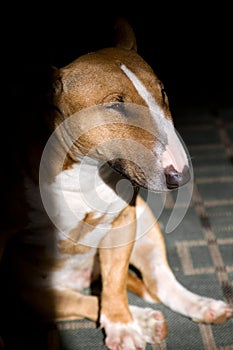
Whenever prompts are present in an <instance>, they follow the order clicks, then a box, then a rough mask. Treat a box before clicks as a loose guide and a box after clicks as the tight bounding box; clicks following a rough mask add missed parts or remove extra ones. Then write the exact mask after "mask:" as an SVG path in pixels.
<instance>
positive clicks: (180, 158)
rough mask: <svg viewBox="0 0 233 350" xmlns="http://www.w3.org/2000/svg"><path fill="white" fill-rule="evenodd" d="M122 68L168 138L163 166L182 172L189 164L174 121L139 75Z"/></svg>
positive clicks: (122, 66)
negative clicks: (168, 116) (165, 113)
mask: <svg viewBox="0 0 233 350" xmlns="http://www.w3.org/2000/svg"><path fill="white" fill-rule="evenodd" d="M121 69H122V70H123V72H124V73H125V74H126V75H127V77H128V78H129V79H130V80H131V82H132V83H133V85H134V87H135V88H136V90H137V92H138V93H139V95H140V96H141V97H142V98H143V100H144V101H145V102H146V104H147V106H148V108H149V110H150V113H151V115H152V116H153V118H154V121H155V123H156V127H157V128H158V130H159V134H160V137H161V139H162V140H167V144H166V145H164V146H166V149H165V152H164V153H163V167H164V168H166V167H167V166H169V165H173V166H174V168H175V169H176V170H177V171H179V172H182V170H183V168H184V166H185V165H187V166H188V159H187V156H186V153H185V150H184V148H183V146H182V144H181V142H180V140H179V138H178V136H177V133H176V131H175V129H174V126H173V123H172V121H171V120H169V119H168V118H166V117H165V115H164V112H163V110H162V108H161V107H160V106H159V105H158V104H157V102H156V101H155V99H154V97H153V96H152V95H151V93H150V92H149V91H148V90H147V89H146V87H145V86H144V85H143V83H142V82H141V81H140V80H139V79H138V77H137V76H136V75H135V74H134V73H133V72H132V71H131V70H130V69H128V68H127V67H126V66H125V65H124V64H122V65H121Z"/></svg>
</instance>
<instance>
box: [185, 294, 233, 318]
mask: <svg viewBox="0 0 233 350" xmlns="http://www.w3.org/2000/svg"><path fill="white" fill-rule="evenodd" d="M189 314H190V316H191V317H192V319H193V321H196V322H205V323H215V324H218V323H224V322H225V321H226V320H227V318H229V317H231V316H232V315H233V308H232V307H231V306H230V305H228V304H226V303H225V302H224V301H222V300H215V299H210V298H202V297H200V298H199V299H198V300H197V301H196V303H195V304H193V305H192V306H191V307H190V309H189Z"/></svg>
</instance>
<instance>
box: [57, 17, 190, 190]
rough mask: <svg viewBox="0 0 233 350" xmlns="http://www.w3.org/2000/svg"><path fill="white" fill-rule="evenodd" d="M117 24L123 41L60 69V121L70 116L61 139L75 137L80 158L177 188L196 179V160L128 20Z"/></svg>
mask: <svg viewBox="0 0 233 350" xmlns="http://www.w3.org/2000/svg"><path fill="white" fill-rule="evenodd" d="M117 28H118V29H119V30H118V31H117V33H118V34H119V33H120V35H118V42H117V44H116V46H114V47H111V48H106V49H102V50H99V51H97V52H93V53H89V54H87V55H83V56H81V57H79V58H78V59H76V60H75V61H73V62H72V63H70V64H69V65H67V66H65V67H64V68H62V69H60V70H57V71H56V72H55V76H56V78H55V81H54V86H55V94H54V96H53V104H54V105H55V106H56V109H57V110H59V113H57V117H56V120H55V126H58V125H59V124H61V122H64V120H65V121H66V123H65V125H66V127H65V131H64V134H63V135H62V137H61V139H62V140H63V142H64V143H66V142H67V139H68V138H69V140H72V151H71V150H70V151H69V152H72V155H73V158H75V157H76V156H79V157H80V156H87V155H88V156H91V157H94V158H97V159H99V160H101V161H103V162H106V163H108V164H109V165H110V167H112V168H113V169H115V170H116V171H117V172H119V173H121V174H122V175H123V176H125V177H127V178H128V179H130V181H131V182H133V183H135V184H136V185H138V186H142V187H145V188H148V189H150V190H152V191H165V190H168V189H173V188H177V187H179V186H182V185H184V184H185V183H187V182H188V180H189V178H190V175H189V161H188V157H187V154H186V151H185V149H184V146H183V145H182V142H181V140H180V138H179V137H178V135H177V133H176V131H175V129H174V125H173V122H172V117H171V113H170V109H169V104H168V98H167V95H166V93H165V90H164V87H163V84H162V83H161V81H160V80H159V79H158V77H157V76H156V75H155V73H154V72H153V70H152V68H151V67H150V66H149V65H148V64H147V63H146V62H145V61H144V60H143V59H142V58H141V57H140V55H139V54H138V53H137V47H136V41H135V36H134V33H133V31H132V28H131V27H130V26H129V25H128V23H126V22H125V21H122V20H121V21H119V22H118V27H117ZM65 134H66V135H65ZM68 143H69V142H68ZM69 148H70V145H69ZM75 153H76V155H74V154H75Z"/></svg>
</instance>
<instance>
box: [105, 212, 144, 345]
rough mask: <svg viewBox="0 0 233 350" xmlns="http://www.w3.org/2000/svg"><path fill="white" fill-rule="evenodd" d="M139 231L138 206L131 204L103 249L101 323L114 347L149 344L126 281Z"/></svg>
mask: <svg viewBox="0 0 233 350" xmlns="http://www.w3.org/2000/svg"><path fill="white" fill-rule="evenodd" d="M135 231H136V213H135V207H134V206H127V207H126V208H125V209H123V211H122V212H121V213H120V215H119V216H118V217H117V218H116V219H115V220H114V222H113V224H112V229H111V230H110V231H109V232H108V234H107V236H106V237H105V238H104V240H103V241H102V245H101V248H100V251H99V254H100V264H101V275H102V295H101V309H100V323H101V326H102V327H104V329H105V333H106V346H107V347H108V348H109V349H111V350H117V349H121V350H128V349H132V350H133V349H135V350H136V349H143V348H144V345H145V343H144V342H143V340H142V338H143V337H142V334H140V331H139V330H138V327H137V325H136V324H135V322H134V321H133V318H132V315H131V312H130V309H129V306H128V300H127V288H126V280H127V274H128V267H129V259H130V255H131V252H132V248H133V240H134V238H135ZM119 237H122V240H121V239H120V240H119ZM121 242H122V243H123V242H124V243H123V244H122V243H121Z"/></svg>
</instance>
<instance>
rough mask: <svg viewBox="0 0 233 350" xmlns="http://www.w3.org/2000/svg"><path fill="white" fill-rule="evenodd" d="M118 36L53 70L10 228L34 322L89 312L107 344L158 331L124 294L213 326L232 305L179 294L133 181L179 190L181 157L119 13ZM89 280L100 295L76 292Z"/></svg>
mask: <svg viewBox="0 0 233 350" xmlns="http://www.w3.org/2000/svg"><path fill="white" fill-rule="evenodd" d="M116 33H118V34H119V35H117V38H118V39H117V42H116V45H115V46H113V47H110V48H105V49H101V50H98V51H96V52H91V53H88V54H85V55H82V56H81V57H79V58H77V59H76V60H74V61H73V62H71V63H70V64H68V65H67V66H65V67H63V68H60V69H58V68H54V69H53V70H54V73H53V86H52V89H51V92H50V94H49V96H48V99H49V103H48V107H47V109H46V114H45V118H44V119H43V123H41V125H42V127H41V128H39V129H38V130H37V133H36V134H35V135H34V136H33V137H32V140H31V142H30V147H29V148H28V152H27V158H25V159H26V163H25V164H26V166H25V167H24V170H23V173H22V179H23V183H22V186H21V187H20V186H19V187H18V191H19V192H18V193H20V198H21V201H20V203H19V204H18V205H17V207H16V209H14V212H13V214H12V215H14V222H16V223H17V225H18V229H17V230H15V229H12V230H10V231H8V232H10V233H9V234H8V235H11V234H12V232H13V233H14V239H13V242H14V243H13V244H12V245H11V251H12V252H11V253H10V256H12V260H14V269H15V271H16V272H15V273H16V276H17V283H18V284H17V288H18V291H19V293H20V298H21V299H22V300H23V302H25V303H26V304H27V305H29V307H31V308H32V309H35V310H37V314H38V315H41V318H42V319H44V320H55V321H59V320H73V319H80V318H88V319H90V320H93V321H96V322H99V325H100V326H101V327H102V328H103V329H104V332H105V345H106V347H107V348H108V349H110V350H120V349H121V350H129V349H130V350H134V349H135V350H136V349H137V350H138V349H145V347H146V344H147V343H151V344H154V343H158V342H160V341H161V340H162V339H164V337H165V336H166V334H167V327H166V321H165V319H164V316H163V314H162V313H161V312H160V311H156V310H155V309H154V308H152V307H151V308H142V307H137V306H135V305H129V303H128V297H127V290H130V291H132V292H133V293H136V294H137V295H139V296H140V297H141V298H144V299H145V300H147V301H149V302H151V303H156V302H161V303H163V304H164V305H166V306H167V307H169V308H170V309H172V310H174V311H175V312H178V313H180V314H182V315H185V316H187V317H189V318H191V319H192V320H194V321H196V322H205V323H222V322H225V321H226V320H227V319H228V318H229V317H231V316H232V311H233V310H232V308H231V306H230V305H228V304H227V303H225V302H224V301H222V300H214V299H211V298H207V297H204V296H200V295H197V294H195V293H193V292H191V291H189V290H187V289H186V288H185V287H184V286H182V285H181V284H180V283H179V282H178V281H177V280H176V278H175V276H174V274H173V272H172V269H171V268H170V267H169V264H168V261H167V256H166V247H165V242H164V239H163V234H162V233H161V229H160V226H159V223H158V222H157V221H156V218H155V216H154V214H153V212H152V210H151V209H150V207H149V206H148V204H147V201H146V200H145V198H143V196H142V195H141V194H139V189H140V188H144V189H147V190H149V191H154V192H166V191H171V190H173V189H177V190H179V188H180V187H181V186H184V185H185V184H186V183H188V182H189V181H190V179H191V172H190V160H189V157H188V154H187V152H186V151H185V147H184V145H183V144H182V141H181V140H180V138H179V137H178V135H177V133H176V131H175V128H174V125H173V120H172V116H171V112H170V109H169V103H168V98H167V95H166V93H165V90H164V87H163V84H162V83H161V81H160V80H159V79H158V77H157V76H156V74H155V73H154V72H153V70H152V68H151V67H150V66H149V65H148V64H147V63H146V62H145V61H144V60H143V58H142V57H141V56H140V55H139V54H138V53H137V44H136V39H135V35H134V31H133V29H132V28H131V26H130V25H129V24H128V23H127V22H125V21H124V20H122V19H121V20H119V21H118V24H117V25H116ZM18 198H19V197H18ZM16 204H17V203H16ZM12 208H13V202H12V203H11V209H12ZM14 208H15V207H14ZM16 217H18V218H19V220H18V221H17V219H16ZM19 221H20V223H19ZM19 227H20V229H19ZM15 233H16V234H15ZM2 240H3V239H2ZM3 241H4V240H3ZM2 244H3V243H2ZM2 246H3V245H2ZM129 266H134V268H135V269H136V270H137V271H138V272H139V273H140V275H137V274H135V273H134V271H133V270H131V269H130V268H129ZM98 278H100V279H101V293H100V296H96V295H94V294H91V293H85V290H87V289H88V288H89V287H90V286H91V284H92V283H93V281H94V280H96V279H98Z"/></svg>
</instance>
